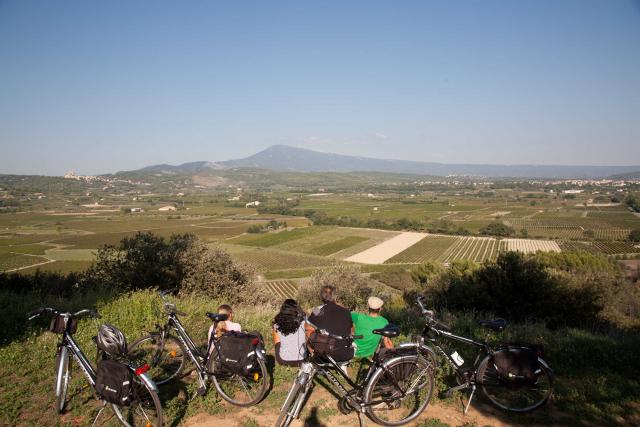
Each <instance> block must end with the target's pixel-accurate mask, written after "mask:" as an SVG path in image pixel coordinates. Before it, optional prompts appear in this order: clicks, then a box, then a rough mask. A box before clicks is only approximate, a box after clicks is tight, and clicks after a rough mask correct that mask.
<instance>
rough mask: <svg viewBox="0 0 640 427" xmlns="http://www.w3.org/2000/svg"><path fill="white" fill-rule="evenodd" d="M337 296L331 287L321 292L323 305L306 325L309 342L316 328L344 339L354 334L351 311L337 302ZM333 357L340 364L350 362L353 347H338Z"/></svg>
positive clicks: (313, 313) (314, 310)
mask: <svg viewBox="0 0 640 427" xmlns="http://www.w3.org/2000/svg"><path fill="white" fill-rule="evenodd" d="M336 294H337V293H336V288H334V287H333V286H331V285H325V286H323V287H322V289H321V290H320V299H321V300H322V302H323V304H322V305H319V306H317V307H315V308H314V309H313V310H312V311H311V315H310V316H309V317H308V322H307V323H306V324H305V329H306V332H307V339H308V340H310V339H311V338H312V336H313V335H314V331H315V328H316V327H317V328H318V329H324V330H326V331H327V332H329V333H330V334H333V335H339V336H342V337H348V336H350V335H352V334H353V322H352V321H351V315H350V311H349V309H347V308H345V307H343V306H341V305H339V304H338V303H337V302H336ZM345 344H346V343H345ZM311 347H313V346H311ZM331 356H332V357H333V358H334V359H335V360H336V361H338V362H346V361H349V360H351V359H352V358H353V347H351V346H350V345H344V346H337V348H336V350H335V352H334V353H333V354H331Z"/></svg>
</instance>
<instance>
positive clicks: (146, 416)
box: [111, 376, 164, 427]
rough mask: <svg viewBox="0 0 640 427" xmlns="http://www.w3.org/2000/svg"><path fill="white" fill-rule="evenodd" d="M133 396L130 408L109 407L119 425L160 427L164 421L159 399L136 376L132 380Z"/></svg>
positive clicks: (127, 426) (126, 426)
mask: <svg viewBox="0 0 640 427" xmlns="http://www.w3.org/2000/svg"><path fill="white" fill-rule="evenodd" d="M133 395H134V396H135V398H134V400H133V402H132V403H131V405H130V406H118V405H111V407H112V408H113V411H114V412H115V414H116V417H117V418H118V420H119V421H120V423H121V424H122V425H123V426H125V427H139V426H143V427H161V426H162V424H163V422H164V420H163V413H162V405H161V404H160V398H158V394H157V393H156V392H155V391H154V390H153V389H151V388H150V387H149V385H147V384H146V383H145V382H144V381H143V380H142V379H141V378H140V377H138V376H134V378H133Z"/></svg>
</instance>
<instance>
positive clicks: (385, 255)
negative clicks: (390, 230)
mask: <svg viewBox="0 0 640 427" xmlns="http://www.w3.org/2000/svg"><path fill="white" fill-rule="evenodd" d="M426 236H427V234H426V233H414V232H404V233H400V234H399V235H397V236H394V237H392V238H390V239H389V240H385V241H384V242H382V243H380V244H378V245H376V246H374V247H372V248H369V249H367V250H365V251H362V252H360V253H357V254H355V255H353V256H350V257H349V258H347V259H346V260H345V261H351V262H360V263H363V264H382V263H383V262H385V261H386V260H388V259H389V258H391V257H393V256H395V255H397V254H399V253H400V252H402V251H404V250H405V249H407V248H409V247H411V246H413V245H414V244H416V243H418V242H419V241H420V240H422V239H423V238H424V237H426Z"/></svg>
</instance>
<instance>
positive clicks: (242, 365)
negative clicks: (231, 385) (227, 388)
mask: <svg viewBox="0 0 640 427" xmlns="http://www.w3.org/2000/svg"><path fill="white" fill-rule="evenodd" d="M260 343H261V336H260V335H258V334H248V333H244V332H227V333H226V334H224V335H223V336H221V337H220V339H219V340H218V348H217V350H219V353H218V351H217V350H216V348H215V347H214V350H213V352H212V354H211V362H212V363H211V364H210V365H209V370H210V371H212V372H216V371H220V370H223V371H228V372H231V373H233V374H238V375H248V374H249V372H250V371H251V370H252V368H254V366H255V363H256V351H257V350H256V348H257V346H258V345H259V344H260ZM212 368H213V369H212Z"/></svg>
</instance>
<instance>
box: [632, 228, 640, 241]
mask: <svg viewBox="0 0 640 427" xmlns="http://www.w3.org/2000/svg"><path fill="white" fill-rule="evenodd" d="M629 241H631V242H640V228H636V229H633V230H631V232H630V233H629Z"/></svg>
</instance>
